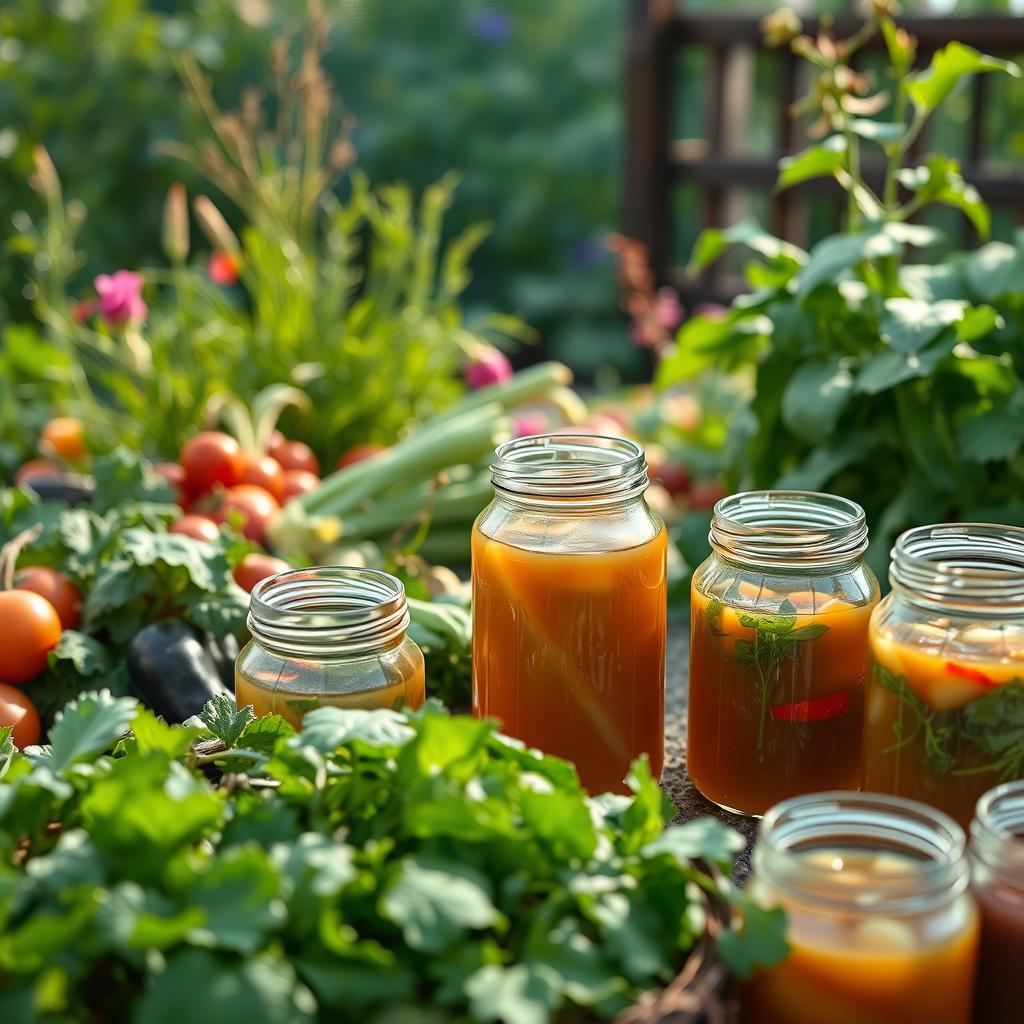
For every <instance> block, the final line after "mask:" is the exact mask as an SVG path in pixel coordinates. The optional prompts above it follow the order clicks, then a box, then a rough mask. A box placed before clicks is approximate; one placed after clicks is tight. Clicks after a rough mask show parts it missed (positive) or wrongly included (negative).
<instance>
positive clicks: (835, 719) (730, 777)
mask: <svg viewBox="0 0 1024 1024" xmlns="http://www.w3.org/2000/svg"><path fill="white" fill-rule="evenodd" d="M735 592H736V598H737V600H736V603H732V602H729V603H726V602H725V601H722V600H718V599H716V598H712V597H709V596H708V595H706V594H704V593H702V592H701V590H700V589H699V588H698V587H697V586H696V585H694V587H693V589H692V592H691V605H690V607H691V613H690V614H691V632H690V694H689V724H688V728H687V767H688V769H689V772H690V776H691V778H692V779H693V782H694V785H695V786H696V787H697V789H699V790H700V792H701V793H703V794H704V796H706V797H707V798H708V799H709V800H713V801H714V802H715V803H717V804H719V805H721V806H723V807H726V808H728V809H730V810H735V811H740V812H742V813H746V814H763V813H764V812H765V811H766V810H767V809H768V808H769V807H771V806H772V804H775V803H778V802H779V801H781V800H785V799H787V798H788V797H792V796H798V795H800V794H802V793H809V792H814V791H817V790H822V789H859V788H860V775H861V742H862V740H861V728H862V726H861V716H862V714H863V706H864V684H865V680H866V677H867V630H868V620H869V618H870V615H871V608H872V606H873V603H874V602H873V601H872V603H871V604H865V605H854V604H852V603H850V602H848V601H845V600H843V599H841V598H839V597H833V596H830V595H828V594H822V593H816V592H814V591H806V590H805V591H794V592H790V593H789V594H787V595H782V594H773V593H771V592H769V591H767V590H765V589H764V588H762V587H758V586H755V585H754V584H749V583H743V582H741V583H740V584H739V585H738V587H737V588H735Z"/></svg>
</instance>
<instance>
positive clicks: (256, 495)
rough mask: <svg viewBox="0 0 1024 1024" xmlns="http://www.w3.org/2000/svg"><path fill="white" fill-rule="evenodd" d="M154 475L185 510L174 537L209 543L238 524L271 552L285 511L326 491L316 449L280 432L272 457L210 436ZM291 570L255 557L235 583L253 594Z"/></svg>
mask: <svg viewBox="0 0 1024 1024" xmlns="http://www.w3.org/2000/svg"><path fill="white" fill-rule="evenodd" d="M154 469H155V470H156V472H157V473H159V474H160V475H161V476H162V477H164V479H165V480H167V482H168V483H170V484H171V485H172V486H173V487H174V488H175V490H176V491H177V501H178V504H179V505H180V506H181V507H182V509H183V510H184V515H182V516H181V518H180V519H178V520H177V521H176V522H174V523H172V524H171V527H170V532H171V533H180V534H184V535H185V536H187V537H194V538H195V539H196V540H205V541H210V540H215V539H216V537H217V536H218V534H219V531H220V524H222V523H233V524H234V525H236V526H237V527H238V529H239V530H240V531H241V532H242V534H243V535H244V536H245V537H247V538H248V539H249V540H251V541H253V542H254V543H256V544H259V545H261V546H265V545H266V543H267V529H268V527H269V525H270V522H271V520H273V518H274V517H275V516H276V515H277V514H278V512H280V510H281V506H282V505H284V504H285V502H287V501H289V500H291V499H292V498H294V497H297V496H298V495H300V494H306V493H308V492H310V491H315V490H316V489H317V488H318V487H319V486H320V477H319V475H318V474H319V469H320V464H319V462H318V460H317V457H316V455H315V454H314V452H313V451H312V449H311V448H310V447H309V446H308V445H306V444H303V443H302V442H301V441H289V440H288V439H287V438H285V437H284V436H283V435H282V434H281V433H280V432H278V431H275V432H274V436H273V437H272V438H271V441H270V445H269V447H268V450H267V451H266V452H247V451H245V450H244V449H243V448H242V447H241V445H240V444H239V443H238V441H236V440H235V438H233V437H231V435H230V434H224V433H221V432H220V431H216V430H204V431H203V432H202V433H200V434H196V436H195V437H193V438H191V439H189V440H188V441H186V442H185V445H184V447H183V448H182V450H181V456H180V458H179V461H178V462H158V463H157V464H156V465H155V466H154ZM288 568H289V566H288V563H287V562H284V561H282V560H281V559H280V558H273V557H272V556H270V555H265V554H258V553H253V554H249V555H246V557H245V558H244V559H243V561H242V562H241V563H240V564H239V565H238V567H237V568H236V569H235V580H236V581H237V583H238V585H239V586H240V587H242V588H243V589H244V590H247V591H248V590H252V588H253V587H254V586H256V584H257V583H259V582H260V581H261V580H264V579H266V578H267V577H268V576H273V575H275V574H277V573H279V572H284V571H285V570H286V569H288Z"/></svg>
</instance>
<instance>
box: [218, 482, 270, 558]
mask: <svg viewBox="0 0 1024 1024" xmlns="http://www.w3.org/2000/svg"><path fill="white" fill-rule="evenodd" d="M280 509H281V506H280V505H279V504H278V503H277V501H276V500H275V499H274V496H273V495H272V494H271V493H270V492H269V491H265V490H264V489H263V488H262V487H256V486H255V485H254V484H238V485H237V486H236V487H229V488H228V490H227V491H226V492H225V494H224V498H223V500H222V501H221V503H220V504H219V505H218V507H217V511H216V513H215V514H214V517H213V518H214V522H218V523H230V522H231V521H232V520H234V519H235V518H236V513H237V518H238V519H240V521H241V531H242V535H243V536H245V537H248V538H249V540H253V541H255V542H256V543H257V544H266V542H267V525H268V524H269V523H270V520H271V519H273V518H274V516H275V515H277V513H278V512H279V511H280Z"/></svg>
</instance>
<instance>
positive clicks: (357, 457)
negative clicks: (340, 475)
mask: <svg viewBox="0 0 1024 1024" xmlns="http://www.w3.org/2000/svg"><path fill="white" fill-rule="evenodd" d="M384 451H387V449H386V448H385V447H384V445H382V444H357V445H356V446H355V447H354V448H349V450H348V451H347V452H345V454H344V455H342V456H341V458H340V459H338V461H337V463H335V466H334V468H335V469H344V468H345V467H346V466H351V465H354V464H355V463H357V462H362V461H363V460H364V459H372V458H373V457H374V455H380V453H381V452H384Z"/></svg>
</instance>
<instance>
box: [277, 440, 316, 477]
mask: <svg viewBox="0 0 1024 1024" xmlns="http://www.w3.org/2000/svg"><path fill="white" fill-rule="evenodd" d="M271 454H274V453H273V452H272V453H271ZM274 458H275V459H277V461H278V462H279V463H280V464H281V468H282V469H306V470H309V472H310V473H319V472H320V460H319V459H318V458H317V457H316V455H314V454H313V449H312V448H310V447H309V445H308V444H303V443H302V442H301V441H285V443H284V444H282V445H280V446H279V447H278V449H277V454H276V455H274Z"/></svg>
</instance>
